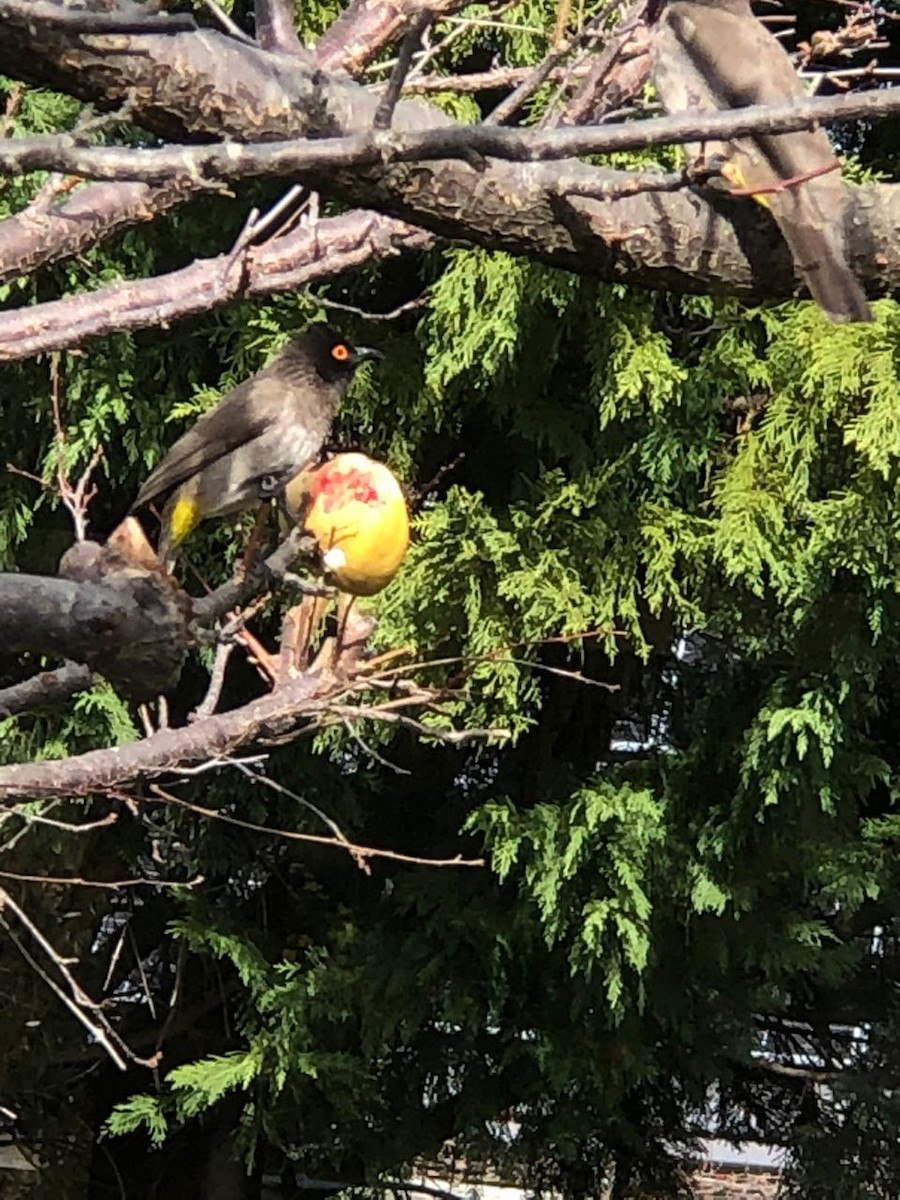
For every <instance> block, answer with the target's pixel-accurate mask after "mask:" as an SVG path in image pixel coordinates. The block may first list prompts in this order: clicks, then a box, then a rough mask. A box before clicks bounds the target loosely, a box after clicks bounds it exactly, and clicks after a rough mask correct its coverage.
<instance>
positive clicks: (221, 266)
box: [0, 185, 431, 362]
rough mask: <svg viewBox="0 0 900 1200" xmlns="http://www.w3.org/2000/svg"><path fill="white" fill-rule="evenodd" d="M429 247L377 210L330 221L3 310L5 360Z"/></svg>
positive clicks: (423, 237) (422, 236) (1, 354)
mask: <svg viewBox="0 0 900 1200" xmlns="http://www.w3.org/2000/svg"><path fill="white" fill-rule="evenodd" d="M129 186H130V185H129ZM430 243H431V238H430V236H429V235H428V234H426V233H423V232H422V231H421V230H417V229H414V228H413V227H412V226H410V225H405V224H403V223H402V222H400V221H394V220H392V219H391V218H390V217H382V216H379V215H378V214H376V213H367V212H354V213H348V214H347V215H345V216H340V217H329V218H326V219H325V220H322V221H319V222H318V223H317V224H316V225H314V226H304V227H301V228H299V229H296V230H294V231H293V232H292V233H289V234H286V235H285V236H283V237H280V238H276V239H274V240H273V241H271V242H267V243H266V244H265V245H262V246H250V247H247V248H246V250H244V251H243V252H242V253H240V254H239V255H237V256H236V255H235V254H234V253H233V252H231V251H230V252H228V253H226V254H221V255H219V256H218V257H216V258H210V259H200V260H198V261H197V262H194V263H191V265H190V266H188V267H184V268H182V269H181V270H180V271H172V272H170V273H169V274H167V275H160V276H157V277H156V278H153V279H141V280H133V281H132V280H126V281H122V282H119V283H113V284H109V285H107V286H106V287H103V288H99V289H98V290H97V291H93V292H84V293H81V294H79V295H76V296H66V297H64V298H63V299H61V300H51V301H48V302H46V303H45V304H38V305H32V306H28V307H23V308H18V309H11V310H9V311H7V312H3V313H0V361H6V362H9V361H12V360H14V359H19V358H26V357H28V356H30V355H33V354H40V353H45V352H47V351H48V350H57V349H60V348H62V347H66V346H77V345H80V344H81V343H82V342H83V341H85V339H87V338H90V337H97V336H99V335H102V334H106V333H112V332H113V331H121V330H126V329H145V328H147V327H148V326H151V325H152V326H162V327H165V326H167V325H169V324H171V322H173V321H177V320H183V319H184V318H185V317H188V316H190V315H192V314H193V313H198V312H208V311H210V310H211V309H214V308H218V307H220V306H221V305H223V304H227V303H228V302H229V301H230V300H232V299H234V298H236V297H238V296H267V295H271V294H272V293H274V292H284V291H294V290H296V289H298V288H300V287H303V286H305V285H307V284H309V283H312V282H313V281H314V280H317V279H322V278H325V277H327V276H333V275H339V274H340V273H341V272H343V271H348V270H351V269H352V268H353V267H357V266H361V265H363V264H364V263H367V262H371V261H372V260H373V259H374V260H378V259H381V258H384V257H387V256H389V255H392V254H399V253H401V252H404V251H408V250H413V249H424V248H426V247H427V246H428V245H430Z"/></svg>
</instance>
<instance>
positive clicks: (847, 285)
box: [770, 187, 874, 323]
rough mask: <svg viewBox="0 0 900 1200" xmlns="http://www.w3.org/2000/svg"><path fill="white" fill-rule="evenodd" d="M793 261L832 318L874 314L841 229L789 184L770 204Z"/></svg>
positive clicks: (866, 318)
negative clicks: (825, 217)
mask: <svg viewBox="0 0 900 1200" xmlns="http://www.w3.org/2000/svg"><path fill="white" fill-rule="evenodd" d="M770 207H771V209H772V215H773V216H774V217H775V219H776V221H777V222H778V225H779V228H780V229H781V232H782V235H783V236H784V240H785V241H786V242H787V244H788V248H789V249H790V252H791V255H792V256H793V259H794V264H795V266H796V267H797V270H798V271H799V272H800V274H801V275H802V276H803V281H804V283H805V284H806V286H807V288H809V293H810V295H811V296H812V298H813V299H814V300H815V301H816V303H817V304H818V305H819V306H820V307H821V308H822V309H824V311H825V312H826V313H827V314H828V316H829V317H830V318H831V319H832V321H838V322H842V323H849V322H852V321H872V320H874V316H873V313H872V309H871V308H870V307H869V302H868V300H867V299H866V294H865V292H864V291H863V289H862V286H861V285H860V282H859V280H858V279H857V278H856V276H855V275H854V274H853V271H852V270H851V268H850V264H849V263H848V262H847V254H846V250H845V248H844V235H843V230H842V229H841V227H840V225H839V224H835V223H832V224H830V225H825V224H823V222H822V216H821V214H820V212H819V211H818V208H817V206H816V205H814V204H812V203H810V202H809V199H808V198H806V197H804V196H803V189H802V187H801V188H791V189H788V190H787V192H786V193H782V194H781V196H779V203H777V204H775V203H772V204H771V205H770Z"/></svg>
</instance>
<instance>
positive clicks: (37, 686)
mask: <svg viewBox="0 0 900 1200" xmlns="http://www.w3.org/2000/svg"><path fill="white" fill-rule="evenodd" d="M0 590H2V584H0ZM97 678H98V677H97V676H96V675H95V674H94V672H93V671H92V670H91V669H90V667H86V666H84V665H83V664H82V663H74V662H67V663H64V664H63V666H61V667H57V668H56V670H55V671H41V673H40V674H39V675H33V676H32V677H31V678H30V679H23V680H22V682H21V683H14V684H11V685H10V686H9V687H6V688H2V689H0V717H11V716H14V715H15V714H16V713H20V712H25V711H26V710H27V709H29V708H38V707H39V706H41V705H44V704H58V703H59V702H60V701H61V700H68V699H69V698H70V697H71V696H75V695H77V694H78V693H79V692H84V691H86V690H87V689H88V688H89V687H92V686H93V684H94V683H95V682H96V680H97Z"/></svg>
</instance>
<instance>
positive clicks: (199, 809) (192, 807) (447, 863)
mask: <svg viewBox="0 0 900 1200" xmlns="http://www.w3.org/2000/svg"><path fill="white" fill-rule="evenodd" d="M150 791H151V792H153V794H154V795H156V796H158V797H159V799H160V801H162V802H163V803H166V804H174V805H176V806H177V807H178V808H184V809H187V811H188V812H193V813H196V814H197V815H198V816H201V817H210V818H211V819H212V820H215V821H224V822H225V824H226V825H236V826H237V827H238V828H239V829H247V830H250V832H252V833H262V834H265V835H266V836H267V837H281V838H286V839H288V840H289V841H293V842H311V843H312V844H313V845H317V846H334V847H335V848H337V849H340V850H349V851H351V852H352V854H353V856H354V858H355V857H356V856H357V855H359V856H361V857H363V858H385V859H390V860H391V861H392V862H402V863H410V864H413V865H416V866H423V867H483V866H484V865H485V860H484V859H483V858H462V857H460V856H459V855H457V857H456V858H419V857H418V856H416V855H412V854H398V853H397V852H396V851H394V850H379V849H376V848H375V847H374V846H360V845H358V844H357V843H356V842H350V843H349V844H348V845H347V846H345V845H344V843H343V842H340V841H338V839H337V838H330V837H324V836H322V835H320V834H315V833H299V832H298V831H297V830H295V829H271V828H269V827H268V826H266V825H257V824H255V823H254V822H253V821H243V820H241V818H240V817H232V816H230V815H229V814H228V813H223V812H220V811H219V810H218V809H215V808H205V807H204V806H203V805H200V804H194V803H192V802H191V801H189V800H182V799H181V798H180V797H179V796H173V795H172V794H171V793H169V792H165V791H163V789H162V788H161V787H159V785H158V784H155V783H152V784H151V785H150Z"/></svg>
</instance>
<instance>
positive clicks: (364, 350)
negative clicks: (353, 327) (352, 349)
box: [355, 346, 384, 365]
mask: <svg viewBox="0 0 900 1200" xmlns="http://www.w3.org/2000/svg"><path fill="white" fill-rule="evenodd" d="M381 358H384V355H383V354H382V353H381V351H380V350H376V349H375V348H374V346H357V347H356V358H355V361H356V363H357V365H358V364H359V363H364V362H371V361H373V360H376V359H381Z"/></svg>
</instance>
